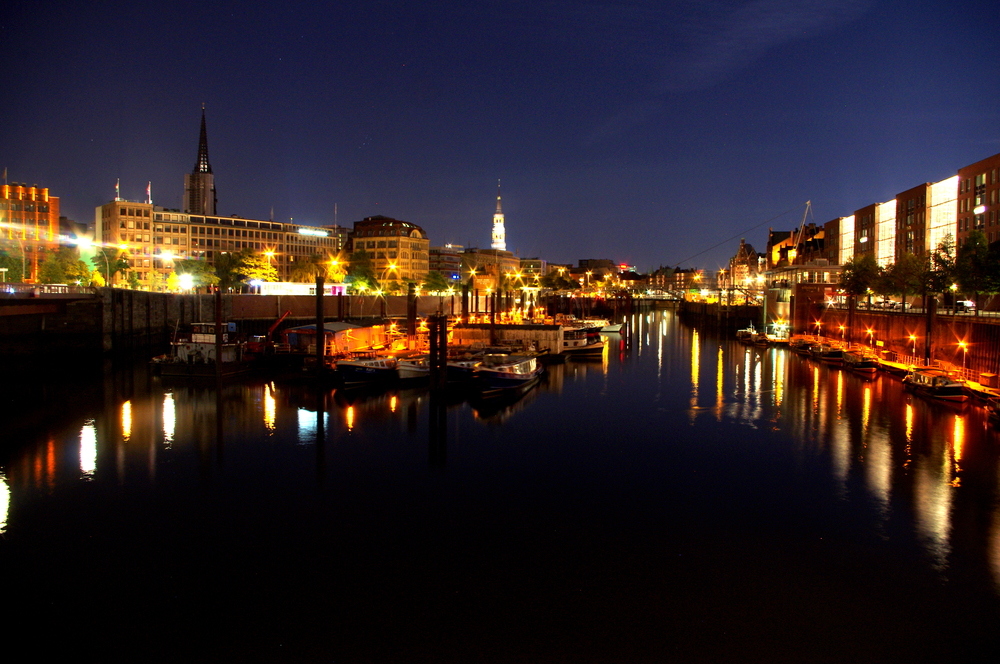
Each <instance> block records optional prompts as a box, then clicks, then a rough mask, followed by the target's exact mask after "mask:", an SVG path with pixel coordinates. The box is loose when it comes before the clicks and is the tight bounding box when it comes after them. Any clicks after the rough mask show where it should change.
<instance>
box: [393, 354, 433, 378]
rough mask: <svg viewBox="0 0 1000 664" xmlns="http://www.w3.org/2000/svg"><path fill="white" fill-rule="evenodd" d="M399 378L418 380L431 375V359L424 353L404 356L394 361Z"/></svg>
mask: <svg viewBox="0 0 1000 664" xmlns="http://www.w3.org/2000/svg"><path fill="white" fill-rule="evenodd" d="M396 371H398V372H399V379H400V380H419V379H421V378H427V377H429V376H430V375H431V361H430V358H428V357H427V356H426V355H421V356H420V357H405V358H402V359H400V360H398V361H397V362H396Z"/></svg>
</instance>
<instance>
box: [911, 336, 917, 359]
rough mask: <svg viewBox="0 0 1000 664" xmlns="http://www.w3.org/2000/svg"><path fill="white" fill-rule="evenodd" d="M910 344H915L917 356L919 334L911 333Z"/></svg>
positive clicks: (914, 354)
mask: <svg viewBox="0 0 1000 664" xmlns="http://www.w3.org/2000/svg"><path fill="white" fill-rule="evenodd" d="M910 344H911V345H912V346H913V356H914V357H916V355H917V335H915V334H911V335H910Z"/></svg>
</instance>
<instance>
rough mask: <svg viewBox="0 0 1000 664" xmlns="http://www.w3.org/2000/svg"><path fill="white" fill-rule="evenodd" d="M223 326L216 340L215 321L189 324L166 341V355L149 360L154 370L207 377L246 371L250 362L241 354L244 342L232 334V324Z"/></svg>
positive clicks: (166, 374) (163, 374)
mask: <svg viewBox="0 0 1000 664" xmlns="http://www.w3.org/2000/svg"><path fill="white" fill-rule="evenodd" d="M223 325H224V327H223V332H222V334H221V338H220V339H217V338H216V330H215V323H191V324H190V326H189V329H187V330H185V331H184V332H181V333H178V334H177V336H176V337H175V339H174V340H173V341H172V342H171V343H170V352H169V353H168V354H166V355H160V356H158V357H154V358H153V359H152V360H151V361H150V365H151V367H152V369H153V371H154V373H159V374H160V375H161V376H186V377H204V378H211V377H214V376H232V375H235V374H240V373H245V372H247V371H249V370H250V367H251V363H250V361H249V360H247V359H246V358H245V357H244V354H243V351H244V347H245V344H244V343H242V342H239V341H237V340H236V339H235V338H234V337H233V336H232V332H233V330H234V329H235V328H234V326H233V325H232V324H223ZM216 341H221V343H218V344H217V343H216Z"/></svg>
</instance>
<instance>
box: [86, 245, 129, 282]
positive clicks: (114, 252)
mask: <svg viewBox="0 0 1000 664" xmlns="http://www.w3.org/2000/svg"><path fill="white" fill-rule="evenodd" d="M90 262H91V263H93V264H94V269H95V270H97V271H98V272H100V273H101V274H102V275H103V276H104V282H105V283H108V284H110V283H111V282H112V281H114V276H115V275H116V274H118V273H119V272H121V273H122V274H124V273H125V272H127V271H128V270H129V268H130V267H132V266H131V265H129V262H128V256H127V254H125V252H123V251H121V250H120V249H119V248H118V247H98V249H97V253H95V254H94V257H93V258H91V259H90ZM109 270H110V274H109Z"/></svg>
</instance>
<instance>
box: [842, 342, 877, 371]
mask: <svg viewBox="0 0 1000 664" xmlns="http://www.w3.org/2000/svg"><path fill="white" fill-rule="evenodd" d="M843 359H844V367H845V368H846V369H850V370H851V371H854V372H856V373H859V374H864V375H867V376H874V375H875V374H876V373H878V366H879V365H878V358H877V357H875V356H874V355H872V354H871V353H870V352H868V351H866V350H865V349H863V348H855V349H853V350H845V351H844V354H843Z"/></svg>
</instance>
